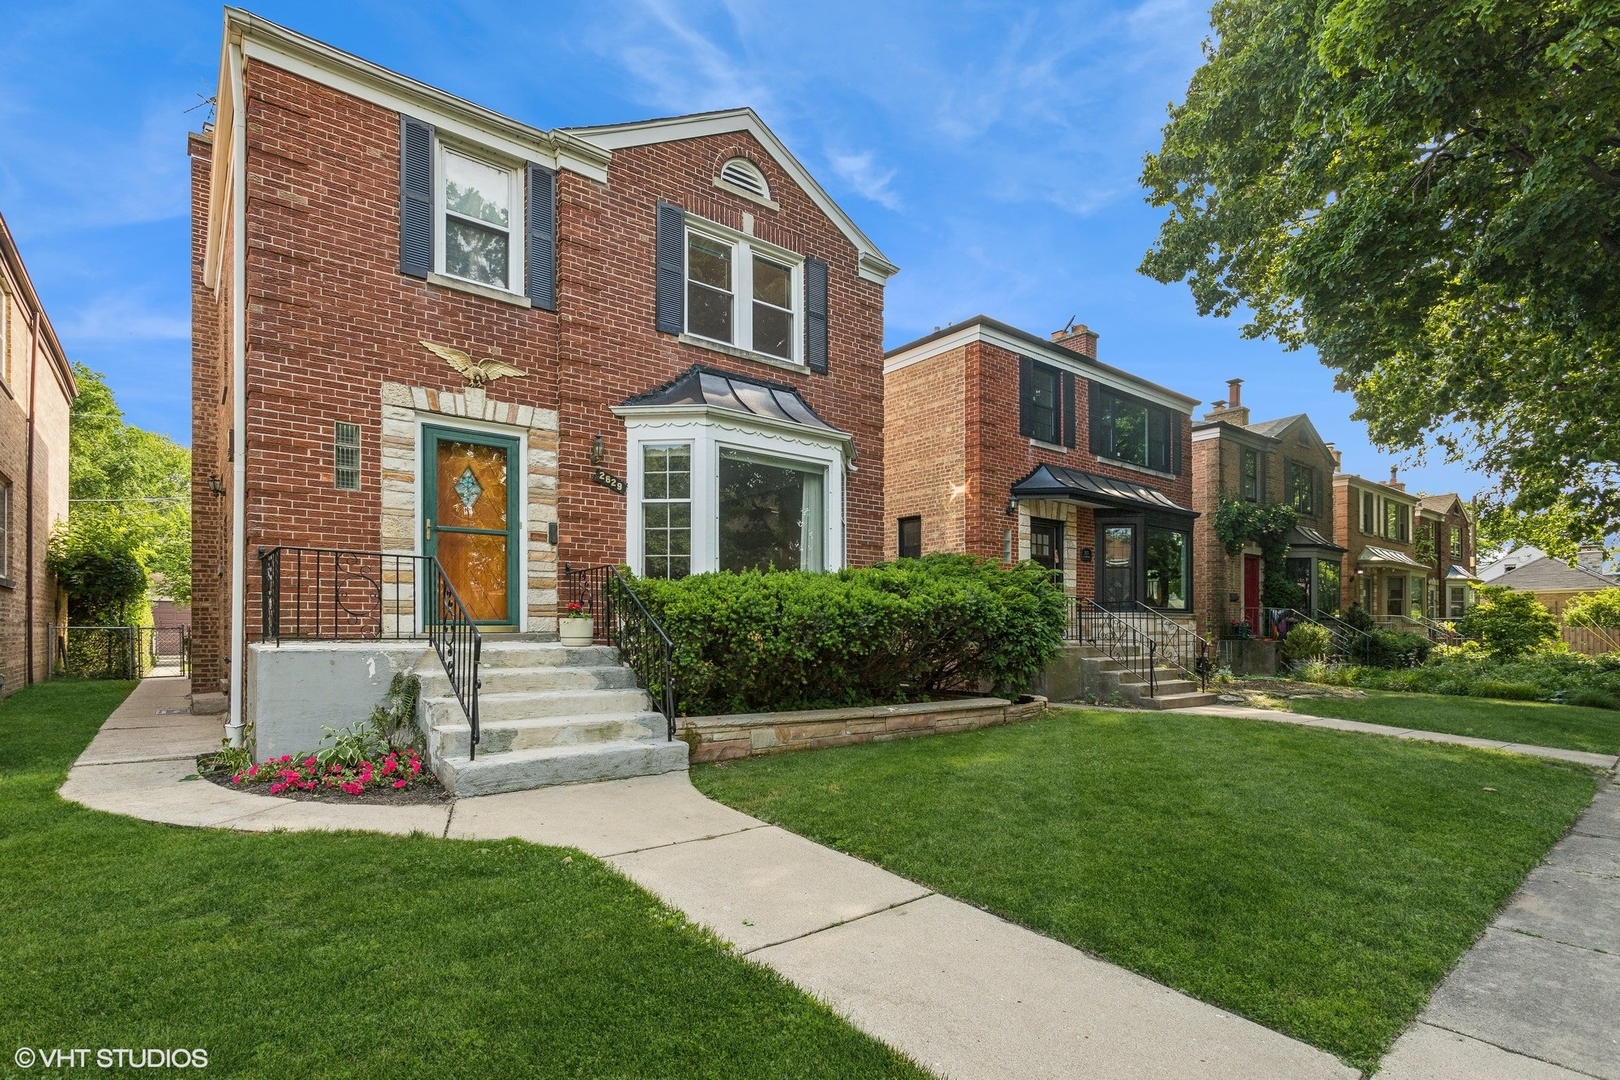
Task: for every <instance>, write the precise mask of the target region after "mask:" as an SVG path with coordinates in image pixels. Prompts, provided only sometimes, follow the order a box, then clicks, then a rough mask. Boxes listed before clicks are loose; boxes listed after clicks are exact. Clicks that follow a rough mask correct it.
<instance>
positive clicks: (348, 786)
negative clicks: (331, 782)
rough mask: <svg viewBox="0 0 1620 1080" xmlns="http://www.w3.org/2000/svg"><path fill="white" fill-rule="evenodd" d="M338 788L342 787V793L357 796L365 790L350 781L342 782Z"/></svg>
mask: <svg viewBox="0 0 1620 1080" xmlns="http://www.w3.org/2000/svg"><path fill="white" fill-rule="evenodd" d="M340 786H341V787H342V788H343V790H344V791H347V792H348V793H349V794H350V795H358V794H360V793H361V792H362V791H364V790H365V788H364V787H362V786H360V785H359V784H356V783H355V782H354V781H352V780H350V781H345V782H344V783H343V784H342V785H340Z"/></svg>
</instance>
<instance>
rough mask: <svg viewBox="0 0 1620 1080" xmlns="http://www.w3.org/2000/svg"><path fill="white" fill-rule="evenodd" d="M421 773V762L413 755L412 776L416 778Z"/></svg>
mask: <svg viewBox="0 0 1620 1080" xmlns="http://www.w3.org/2000/svg"><path fill="white" fill-rule="evenodd" d="M421 771H422V763H421V762H420V761H418V760H417V759H416V757H415V756H414V755H412V757H411V775H412V776H415V775H416V774H417V773H419V772H421Z"/></svg>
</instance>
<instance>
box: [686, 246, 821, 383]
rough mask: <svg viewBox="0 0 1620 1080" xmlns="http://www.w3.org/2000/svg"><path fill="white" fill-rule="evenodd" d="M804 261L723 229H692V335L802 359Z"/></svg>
mask: <svg viewBox="0 0 1620 1080" xmlns="http://www.w3.org/2000/svg"><path fill="white" fill-rule="evenodd" d="M801 268H802V264H801V262H800V261H799V260H797V259H795V258H793V257H791V256H787V255H786V254H785V253H782V252H778V251H777V250H775V249H774V248H767V247H765V246H764V245H762V244H760V243H759V242H758V241H754V240H751V239H750V238H748V237H743V236H734V235H727V234H726V233H722V232H721V231H719V230H718V229H710V228H701V227H693V226H691V225H690V224H689V225H688V227H687V230H686V332H687V333H689V334H692V335H693V336H695V337H701V338H708V339H709V340H711V341H719V342H723V343H724V344H727V345H735V346H737V347H738V348H742V349H749V350H751V351H753V352H757V353H764V354H765V355H766V356H772V357H775V358H777V359H779V360H788V361H792V362H797V361H798V351H799V350H798V345H799V334H798V333H797V332H796V330H795V327H796V326H797V325H798V323H799V319H800V318H801V312H802V302H801V300H800V296H801V292H802V288H801V285H800V282H799V277H800V272H801Z"/></svg>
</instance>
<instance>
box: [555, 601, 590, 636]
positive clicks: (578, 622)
mask: <svg viewBox="0 0 1620 1080" xmlns="http://www.w3.org/2000/svg"><path fill="white" fill-rule="evenodd" d="M557 636H558V637H559V638H561V639H562V643H563V644H564V645H569V646H572V647H574V648H579V647H580V646H583V645H589V644H590V643H591V642H592V641H594V640H595V639H596V620H595V619H593V618H591V614H590V612H588V611H586V610H585V605H584V604H582V603H580V602H579V601H578V600H570V601H569V602H568V605H567V606H566V607H565V608H563V617H562V618H561V619H559V620H557Z"/></svg>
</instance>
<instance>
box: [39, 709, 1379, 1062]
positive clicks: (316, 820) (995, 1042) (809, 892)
mask: <svg viewBox="0 0 1620 1080" xmlns="http://www.w3.org/2000/svg"><path fill="white" fill-rule="evenodd" d="M184 709H185V682H184V680H181V679H148V680H147V681H145V682H143V683H142V684H141V685H140V686H139V687H137V688H136V690H135V692H134V693H133V694H131V695H130V697H129V699H128V700H126V701H125V702H124V704H123V705H122V706H120V707H119V709H118V710H117V711H116V712H114V713H113V715H112V716H111V717H110V718H109V719H108V721H107V723H106V724H105V725H104V726H103V728H102V730H101V732H100V733H98V734H97V736H96V738H95V740H94V741H92V742H91V744H90V746H89V748H88V749H86V751H85V753H84V755H83V756H81V757H80V759H79V761H78V762H77V763H76V764H75V766H74V768H73V770H72V771H71V773H70V774H69V776H68V780H67V782H66V783H65V784H64V785H63V786H62V795H63V797H64V798H67V799H72V800H74V801H76V802H80V803H83V804H85V805H86V806H90V807H93V808H95V809H98V810H105V811H108V812H111V813H120V814H129V815H132V816H135V817H141V818H146V819H149V820H153V821H163V822H170V823H173V824H179V825H202V826H216V827H223V828H233V829H249V830H269V829H340V828H342V829H367V830H374V831H379V832H396V833H400V832H410V831H412V830H417V829H419V830H421V831H424V832H430V833H437V834H440V835H447V836H449V837H452V838H469V839H473V838H476V839H498V838H502V837H508V836H515V837H520V838H522V839H525V840H530V841H533V842H535V843H542V844H557V845H569V846H573V847H577V848H580V849H582V850H584V851H586V852H588V853H589V854H592V855H595V856H597V857H598V858H601V859H604V860H605V861H607V862H608V863H610V864H611V865H613V866H615V867H616V868H618V869H619V870H620V871H621V872H623V873H624V874H625V875H626V876H628V877H629V878H631V879H632V880H633V881H635V882H637V883H638V884H640V885H642V886H643V887H644V888H646V889H648V890H649V891H651V892H653V893H654V894H656V895H657V896H659V897H660V898H661V899H663V900H664V901H666V902H667V903H669V904H671V905H672V906H674V907H677V908H680V909H681V910H682V911H684V912H685V913H686V914H687V915H688V916H689V917H690V918H692V919H693V920H694V921H696V922H699V923H702V924H704V925H705V926H708V927H709V928H711V929H713V930H714V931H715V932H716V933H717V934H719V935H720V936H721V937H724V938H726V939H727V940H729V941H731V942H732V943H733V944H734V946H735V947H736V949H737V951H738V952H740V953H743V954H745V955H747V956H748V957H749V958H750V959H753V960H756V961H758V962H760V963H763V964H766V965H767V966H769V967H772V968H774V969H776V970H777V971H779V972H781V973H782V974H783V975H784V976H786V977H787V978H788V979H790V980H792V981H793V982H794V983H796V984H797V985H799V986H800V987H802V988H803V989H805V990H806V991H808V992H810V993H811V994H814V995H815V996H817V997H819V998H821V999H822V1000H824V1001H826V1002H827V1003H829V1004H830V1005H831V1006H832V1007H833V1008H834V1009H835V1010H837V1011H838V1012H839V1013H840V1014H842V1015H843V1016H844V1017H846V1018H847V1019H849V1020H850V1022H851V1023H853V1024H854V1025H855V1026H856V1027H858V1028H861V1029H862V1030H863V1031H866V1032H868V1033H870V1034H872V1035H874V1036H876V1037H877V1038H879V1039H882V1040H883V1041H884V1042H886V1043H888V1044H889V1045H891V1046H894V1047H897V1048H898V1049H900V1050H902V1051H904V1052H906V1053H908V1054H910V1055H911V1056H912V1057H913V1058H915V1059H916V1060H917V1061H919V1062H921V1063H922V1064H924V1065H926V1066H927V1067H929V1068H930V1069H933V1070H934V1071H935V1072H937V1073H940V1074H941V1075H944V1076H948V1077H955V1078H970V1077H985V1078H998V1080H999V1078H1002V1077H1008V1076H1018V1077H1030V1078H1042V1077H1052V1078H1057V1077H1077V1076H1097V1077H1110V1078H1118V1080H1132V1078H1137V1077H1142V1078H1146V1077H1153V1078H1168V1077H1174V1078H1178V1080H1199V1078H1210V1080H1216V1078H1223V1080H1224V1078H1233V1080H1238V1078H1244V1080H1261V1078H1267V1077H1276V1078H1279V1080H1284V1078H1286V1080H1312V1078H1315V1077H1336V1078H1353V1077H1355V1076H1356V1073H1355V1071H1354V1070H1352V1069H1348V1068H1346V1067H1345V1066H1343V1065H1341V1064H1340V1063H1339V1062H1338V1061H1337V1060H1335V1059H1334V1058H1333V1057H1331V1056H1330V1055H1328V1054H1325V1053H1323V1052H1321V1051H1319V1050H1316V1049H1314V1048H1312V1047H1309V1046H1306V1045H1305V1044H1303V1043H1300V1042H1297V1041H1295V1040H1293V1039H1290V1038H1288V1037H1286V1036H1283V1035H1280V1034H1278V1033H1276V1032H1274V1031H1271V1030H1269V1029H1267V1028H1264V1027H1261V1026H1260V1025H1258V1024H1255V1023H1252V1022H1251V1021H1248V1020H1244V1019H1242V1018H1240V1017H1237V1016H1234V1015H1232V1014H1231V1013H1228V1012H1224V1011H1222V1010H1220V1009H1217V1008H1215V1007H1213V1006H1210V1005H1206V1004H1204V1003H1202V1002H1199V1001H1194V1000H1193V999H1192V998H1189V997H1187V996H1185V995H1183V994H1180V993H1177V992H1176V991H1174V990H1170V989H1168V988H1166V987H1163V986H1160V985H1159V984H1158V983H1155V982H1152V981H1150V980H1148V979H1144V978H1142V977H1140V976H1138V975H1133V974H1131V973H1130V972H1127V971H1125V970H1123V969H1122V968H1118V967H1115V966H1114V965H1112V964H1108V963H1104V962H1103V961H1101V960H1097V959H1095V958H1094V957H1091V956H1088V955H1086V954H1085V953H1082V952H1079V951H1078V950H1076V949H1072V948H1070V947H1068V946H1067V945H1063V944H1061V943H1059V942H1056V941H1053V940H1052V939H1050V938H1046V937H1042V936H1041V935H1039V934H1036V933H1033V932H1031V931H1029V930H1025V929H1023V928H1021V927H1018V926H1014V925H1013V924H1011V923H1008V922H1004V921H1003V920H1001V919H998V918H996V917H995V916H993V915H989V914H987V913H986V912H983V911H980V910H979V909H977V908H974V907H970V906H969V905H967V904H963V903H960V902H958V901H956V900H951V899H949V898H947V897H943V896H940V895H938V894H936V893H933V892H930V891H929V890H928V889H925V888H923V887H922V886H920V885H917V884H915V883H914V882H911V881H907V880H906V879H904V878H900V877H897V876H895V875H893V874H890V873H888V872H886V871H884V870H880V869H878V868H877V867H875V866H872V865H871V864H869V863H864V862H861V861H860V860H858V859H853V858H851V857H849V856H847V855H843V854H840V853H838V852H835V851H832V850H830V849H828V848H824V847H821V846H820V845H818V844H814V843H812V842H810V841H809V840H805V839H804V838H802V837H799V836H796V835H794V834H792V833H789V832H785V831H783V830H782V829H778V828H776V827H774V826H771V825H767V824H765V823H764V822H762V821H759V820H757V819H755V818H751V817H749V816H747V815H746V814H742V813H739V812H737V811H735V810H732V809H730V808H728V807H725V806H722V805H720V804H719V803H716V802H713V801H711V800H710V799H708V798H706V797H704V796H703V795H701V794H700V793H698V791H697V790H696V789H694V788H693V787H692V786H691V783H690V782H689V781H688V780H687V777H686V774H684V773H669V774H665V775H663V776H650V777H641V778H638V779H634V780H617V781H607V782H603V783H597V784H580V785H575V786H570V787H555V788H544V789H540V790H537V791H523V792H513V793H510V794H505V795H488V796H483V797H480V798H472V799H462V800H459V801H458V802H456V803H455V804H454V806H453V808H452V807H451V806H450V805H449V804H446V805H445V806H443V807H437V806H414V807H397V808H396V807H388V806H376V805H344V804H341V803H336V804H325V803H308V802H291V801H286V800H281V799H272V798H268V797H265V796H261V795H252V794H246V793H243V792H237V791H231V790H229V789H227V788H222V787H220V786H218V785H217V784H213V783H210V782H208V781H206V780H188V779H186V778H187V777H188V776H190V775H191V774H192V773H193V768H192V759H193V758H195V756H196V755H197V754H200V753H205V752H207V751H209V750H211V749H214V748H215V747H217V746H218V745H219V737H220V725H219V720H218V718H217V717H216V718H209V717H193V716H190V715H188V714H186V713H185V712H184Z"/></svg>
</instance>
